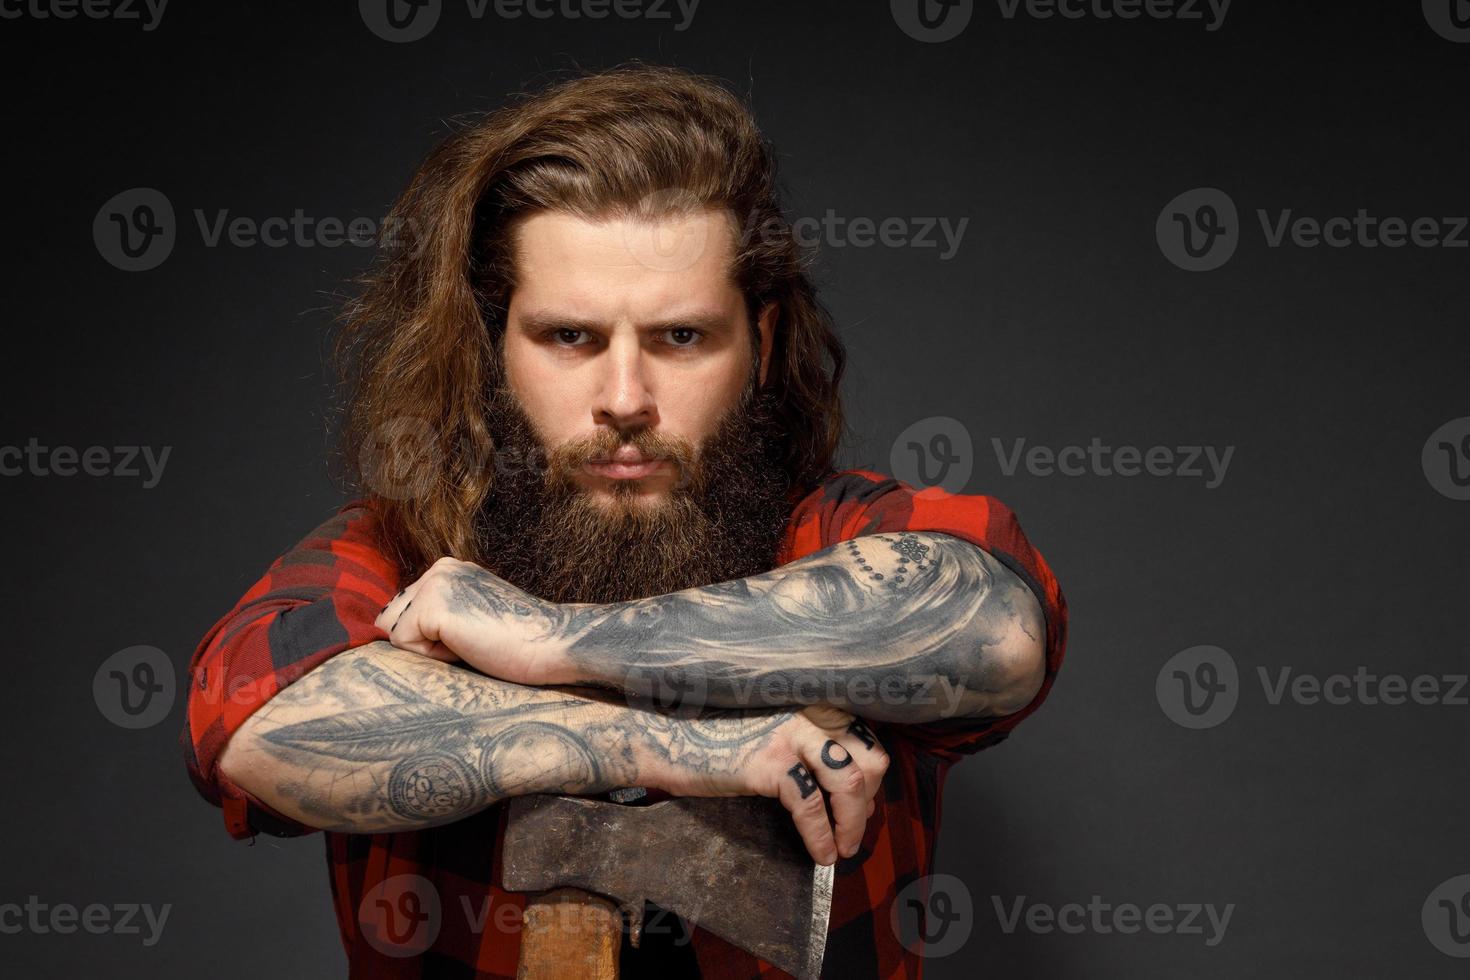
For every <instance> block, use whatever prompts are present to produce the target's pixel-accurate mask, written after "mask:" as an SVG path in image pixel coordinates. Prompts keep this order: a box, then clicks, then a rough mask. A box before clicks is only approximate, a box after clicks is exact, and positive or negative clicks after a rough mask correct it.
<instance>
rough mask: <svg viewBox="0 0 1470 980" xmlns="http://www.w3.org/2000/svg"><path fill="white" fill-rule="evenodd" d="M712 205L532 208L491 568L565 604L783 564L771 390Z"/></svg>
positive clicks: (491, 530)
mask: <svg viewBox="0 0 1470 980" xmlns="http://www.w3.org/2000/svg"><path fill="white" fill-rule="evenodd" d="M732 225H733V223H732V222H731V221H729V220H728V219H727V218H725V217H722V216H721V215H720V214H717V213H708V214H699V215H695V216H692V217H686V218H680V219H670V220H668V221H664V222H656V223H652V224H650V223H639V222H629V221H606V222H600V223H591V222H586V221H582V220H580V219H577V218H572V217H568V216H566V215H561V214H538V215H536V216H534V217H531V218H529V219H527V220H526V221H525V222H524V223H523V225H522V227H521V229H520V237H519V240H518V249H517V252H518V255H517V283H518V285H517V288H516V289H515V290H514V292H513V295H512V298H511V301H510V309H509V311H508V317H507V324H506V331H505V334H504V344H503V347H502V355H503V359H504V366H505V371H504V374H505V378H504V383H503V384H502V385H501V386H500V387H499V388H498V389H497V390H495V391H493V392H491V398H490V403H489V416H488V418H487V424H488V426H489V428H490V431H491V434H492V437H493V438H494V441H495V446H496V449H495V453H496V473H495V476H494V479H493V480H492V482H491V485H490V488H489V492H488V494H487V496H486V499H485V501H484V503H483V504H482V506H481V508H480V513H479V515H478V522H477V532H476V533H477V537H478V540H479V547H480V549H481V553H482V562H481V563H482V564H484V565H485V567H487V568H489V569H491V570H492V571H494V572H496V573H497V574H499V575H500V576H501V577H503V578H505V579H506V580H508V581H510V582H512V583H514V584H515V585H518V586H520V587H521V588H523V589H526V590H527V591H529V592H531V593H532V594H534V595H537V596H540V597H542V598H545V599H549V600H552V601H555V602H615V601H619V600H624V599H636V598H642V597H644V596H652V595H662V594H665V593H668V592H676V591H679V590H680V589H685V588H690V587H692V586H697V585H707V584H710V583H712V582H723V581H727V580H730V579H735V578H743V577H745V576H748V575H753V574H756V573H758V572H762V571H766V570H767V569H769V568H770V567H771V565H772V563H773V560H774V557H775V554H776V551H777V547H778V544H779V540H780V537H781V534H782V531H783V529H784V527H785V524H786V520H787V517H788V515H789V511H790V504H789V500H788V497H787V492H788V490H789V489H790V481H789V477H788V474H787V473H786V471H785V466H784V462H783V460H782V459H781V455H782V445H783V442H784V438H783V433H782V431H781V425H780V422H779V421H778V419H777V412H776V407H775V397H774V395H773V394H772V392H771V391H769V390H766V389H763V388H762V387H761V382H763V381H764V378H765V366H766V364H767V362H768V361H769V357H770V350H771V332H772V329H773V325H774V321H775V308H774V306H772V307H768V308H767V310H766V311H763V314H762V317H761V319H762V323H761V324H760V325H759V336H760V338H761V342H760V346H759V350H760V354H759V355H758V356H757V355H756V354H754V353H753V345H752V342H751V331H750V325H749V321H748V319H747V316H746V312H745V303H744V298H743V297H742V295H741V293H740V291H739V289H738V288H737V287H735V286H734V285H733V284H732V283H731V282H730V281H729V277H728V271H727V270H728V268H729V263H730V259H731V256H732V254H733V247H734V234H733V227H732Z"/></svg>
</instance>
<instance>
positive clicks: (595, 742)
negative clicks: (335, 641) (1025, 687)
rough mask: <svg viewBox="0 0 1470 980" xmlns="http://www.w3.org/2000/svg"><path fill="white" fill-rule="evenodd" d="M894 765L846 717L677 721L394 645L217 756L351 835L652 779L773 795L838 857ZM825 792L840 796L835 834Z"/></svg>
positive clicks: (347, 666) (741, 715) (293, 809)
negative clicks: (532, 796) (506, 802)
mask: <svg viewBox="0 0 1470 980" xmlns="http://www.w3.org/2000/svg"><path fill="white" fill-rule="evenodd" d="M854 761H855V762H857V763H858V764H857V765H851V763H853V762H854ZM886 765H887V760H886V756H885V755H884V753H883V750H882V748H881V746H878V745H877V744H876V741H875V740H874V739H873V738H872V733H871V732H870V731H868V730H867V729H866V728H865V727H864V726H863V725H862V724H861V723H860V722H856V723H855V722H854V719H853V718H852V717H851V716H850V715H847V714H844V713H841V712H837V711H830V710H829V711H827V712H826V713H822V712H820V711H806V712H791V711H788V710H761V711H748V712H747V711H719V712H711V713H708V714H706V715H702V716H699V717H686V718H676V717H671V716H669V715H666V714H662V713H659V712H654V711H644V710H640V709H637V708H632V707H628V706H626V705H623V704H619V703H616V702H613V701H609V700H606V699H604V698H603V697H602V696H601V695H600V694H599V692H576V691H571V690H564V689H552V688H529V687H522V686H520V685H518V684H512V683H508V682H505V681H502V680H497V679H495V678H492V677H485V676H483V675H481V674H479V673H476V672H474V671H471V670H467V669H465V668H464V667H459V666H455V665H452V664H447V663H443V662H440V661H438V660H431V659H428V658H425V657H421V656H419V655H417V654H414V653H407V652H405V651H403V650H399V649H396V648H394V647H393V646H391V645H389V644H388V643H384V642H378V643H370V644H367V645H365V646H361V647H358V648H356V649H355V650H350V651H347V652H346V653H342V654H339V655H337V656H336V657H333V658H332V659H331V660H328V661H327V662H326V663H324V664H322V665H321V666H320V667H317V668H316V669H314V670H312V671H310V672H308V673H307V674H306V675H305V676H303V677H302V678H301V679H299V680H297V681H296V682H295V683H293V684H291V685H290V686H288V687H287V688H285V689H284V690H282V691H281V692H280V693H279V694H277V695H276V696H275V697H273V698H272V699H271V700H270V701H268V702H266V703H265V704H264V705H262V706H261V707H260V708H259V709H257V710H256V711H255V712H254V713H253V714H252V715H251V716H250V718H249V719H247V720H246V722H245V723H244V725H242V726H241V727H240V729H239V730H238V731H236V732H235V734H234V735H233V736H232V737H231V739H230V741H229V743H228V744H227V745H226V747H225V750H224V753H223V755H222V756H221V758H220V769H221V771H222V772H224V774H225V775H226V776H227V777H228V778H229V779H230V780H231V781H233V782H234V783H235V784H236V785H237V786H239V787H240V788H242V789H244V790H245V791H246V792H248V793H250V794H252V795H253V796H255V797H256V798H257V799H259V800H261V801H262V802H264V803H265V804H267V805H268V806H270V807H272V808H274V809H276V810H277V811H279V812H280V813H282V814H284V815H286V816H288V817H291V818H292V819H294V820H298V821H300V822H301V823H304V824H306V825H308V826H312V827H319V828H322V829H326V830H336V831H342V832H346V833H384V832H391V831H399V830H413V829H418V828H423V827H433V826H437V825H439V824H444V823H450V822H452V821H455V820H459V819H461V818H463V817H466V816H469V815H471V814H473V813H476V812H478V811H480V810H483V809H484V808H485V807H487V806H490V805H491V804H492V803H495V802H497V801H499V800H502V799H505V798H507V797H512V796H520V795H524V794H528V793H583V794H587V793H600V792H604V791H606V790H610V789H614V788H616V787H619V786H633V785H639V786H649V787H656V788H659V789H663V790H666V791H668V792H670V793H673V794H675V795H682V796H772V797H776V798H778V799H780V800H781V802H782V803H783V804H785V805H786V806H787V808H788V809H790V810H791V811H792V815H793V819H794V820H795V822H796V824H797V827H798V829H799V830H800V831H801V833H802V836H803V838H804V839H805V840H806V842H807V847H808V849H809V850H811V852H812V856H813V857H814V858H816V859H817V860H818V861H822V862H823V863H828V864H830V863H831V862H832V861H833V860H835V859H836V848H837V847H841V848H842V853H843V854H850V853H852V852H854V851H856V848H857V845H858V842H859V841H860V840H861V837H862V828H863V824H864V822H865V820H866V816H867V812H866V811H867V808H868V802H869V800H870V799H871V798H872V796H873V794H874V793H875V792H876V791H877V788H878V781H879V779H880V778H881V776H882V773H883V769H884V768H885V767H886ZM818 788H821V789H825V790H827V791H828V793H829V794H830V795H831V797H832V801H833V815H834V817H835V818H836V828H835V832H836V839H835V842H834V837H833V833H834V828H833V823H832V822H831V821H829V820H828V817H827V811H826V808H825V807H824V806H823V803H822V794H820V793H818V792H816V790H817V789H818Z"/></svg>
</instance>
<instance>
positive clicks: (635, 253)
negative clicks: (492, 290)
mask: <svg viewBox="0 0 1470 980" xmlns="http://www.w3.org/2000/svg"><path fill="white" fill-rule="evenodd" d="M515 255H516V289H515V296H514V297H513V299H512V302H513V303H515V302H517V301H519V302H520V303H523V304H526V305H530V306H535V307H537V308H548V307H554V308H565V309H575V310H577V311H579V312H580V313H582V314H584V315H585V314H589V313H591V314H594V315H595V314H599V313H600V314H602V315H605V316H607V317H609V318H610V319H615V318H617V317H618V316H619V315H621V314H626V315H635V316H647V315H650V314H657V313H662V312H668V311H669V310H671V309H673V308H675V307H687V306H701V307H726V306H729V305H730V304H731V303H736V304H738V302H739V295H740V294H739V290H738V289H737V288H736V285H735V283H734V281H733V279H732V275H731V273H732V269H733V261H734V256H735V228H734V220H733V218H732V217H731V215H730V213H729V212H728V211H725V210H720V209H711V210H705V211H694V212H686V213H682V214H673V215H668V216H666V217H662V218H656V219H637V218H630V217H609V218H605V219H600V220H595V221H594V220H589V219H586V218H583V217H580V216H577V215H573V214H567V213H564V212H560V211H540V212H537V213H535V214H533V215H531V216H529V217H527V218H525V219H523V220H522V221H521V222H520V223H519V225H518V227H517V228H516V231H515Z"/></svg>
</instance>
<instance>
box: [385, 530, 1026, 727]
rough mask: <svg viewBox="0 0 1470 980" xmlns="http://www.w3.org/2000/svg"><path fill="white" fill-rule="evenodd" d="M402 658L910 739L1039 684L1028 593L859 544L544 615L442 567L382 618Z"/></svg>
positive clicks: (1016, 700)
mask: <svg viewBox="0 0 1470 980" xmlns="http://www.w3.org/2000/svg"><path fill="white" fill-rule="evenodd" d="M378 625H379V626H380V627H382V628H383V629H384V630H387V631H388V633H389V638H390V640H391V641H392V642H393V644H394V645H395V646H398V647H401V648H403V649H407V650H414V651H416V652H420V653H425V654H427V655H430V656H440V657H445V658H449V657H458V658H460V659H462V660H464V661H466V662H468V663H469V664H471V665H472V666H474V667H475V668H476V669H478V670H480V671H481V672H483V673H485V674H488V675H491V676H495V677H501V678H503V679H506V680H512V681H516V682H519V683H523V684H531V685H546V684H577V685H584V686H594V687H601V688H606V689H611V690H616V691H619V692H623V693H625V694H628V695H634V696H642V697H647V698H650V699H652V700H653V701H654V702H655V703H667V702H668V701H669V700H671V699H673V700H676V701H677V702H678V703H679V704H683V705H696V706H699V705H707V706H714V707H738V708H752V707H776V706H790V705H809V704H830V705H834V706H836V707H839V708H842V709H844V710H846V711H850V712H852V713H853V714H855V715H859V716H862V717H865V718H869V719H874V720H880V721H886V722H893V723H898V724H913V723H918V722H929V721H935V720H939V719H945V718H983V717H992V716H998V715H1005V714H1011V713H1014V712H1016V711H1019V710H1020V709H1021V708H1023V707H1025V706H1026V705H1027V704H1028V703H1030V701H1031V700H1032V698H1033V697H1035V695H1036V692H1037V691H1038V690H1039V688H1040V686H1041V682H1042V678H1043V676H1044V672H1045V663H1044V635H1045V626H1044V622H1043V619H1042V615H1041V609H1040V605H1039V604H1038V602H1037V600H1036V597H1035V595H1034V594H1033V593H1032V592H1031V590H1030V589H1029V588H1028V587H1027V586H1026V585H1025V584H1024V583H1023V582H1022V581H1021V580H1020V579H1019V578H1018V577H1017V576H1016V575H1015V574H1014V573H1013V572H1011V570H1010V569H1008V568H1006V567H1005V565H1003V564H1002V563H1001V562H999V561H997V560H996V559H995V558H994V557H992V556H991V555H989V554H988V553H986V552H985V551H984V550H983V549H981V548H978V547H976V546H975V545H972V544H970V543H969V542H967V541H963V540H960V539H959V538H955V537H953V536H950V535H946V534H938V533H922V532H901V533H897V534H874V535H867V536H864V537H859V538H855V539H853V540H851V541H847V542H843V543H841V544H838V545H834V546H832V547H830V548H827V549H824V550H822V551H820V552H817V553H816V554H813V555H811V556H809V557H807V558H804V559H801V560H799V561H796V562H792V563H791V564H788V565H783V566H781V567H780V568H777V569H775V570H773V571H771V572H767V573H765V574H762V575H755V576H752V577H750V578H745V579H737V580H735V581H731V582H721V583H717V584H714V585H708V586H704V587H701V588H693V589H685V590H684V591H682V592H675V593H672V594H669V595H664V596H655V597H652V598H647V599H638V600H633V601H630V602H617V603H609V604H604V605H591V604H563V605H558V604H555V603H548V602H543V601H541V600H540V599H537V598H535V597H534V596H530V595H528V594H527V593H525V592H523V591H521V590H519V589H517V588H515V587H514V586H512V585H510V584H509V583H507V582H505V581H504V580H502V579H500V578H498V577H497V576H495V575H492V574H491V573H489V572H487V571H485V570H484V569H482V568H480V567H478V566H476V565H472V564H469V563H467V562H459V561H455V560H453V559H442V560H441V561H440V563H438V564H437V565H435V566H434V568H432V569H431V570H430V571H429V572H428V573H426V574H425V575H424V576H423V577H422V578H420V579H419V580H418V581H417V582H415V583H414V584H413V585H411V586H409V587H408V589H406V590H405V591H404V592H403V593H401V594H400V595H399V596H397V597H396V598H395V599H394V600H393V601H392V602H391V603H389V605H388V606H387V608H386V609H384V611H383V614H382V615H381V616H380V617H379V619H378Z"/></svg>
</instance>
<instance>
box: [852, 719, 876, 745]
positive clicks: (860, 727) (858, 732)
mask: <svg viewBox="0 0 1470 980" xmlns="http://www.w3.org/2000/svg"><path fill="white" fill-rule="evenodd" d="M847 732H848V734H849V735H852V736H853V737H855V738H856V739H857V740H858V741H860V742H862V743H863V747H864V748H869V749H875V748H877V747H878V736H876V735H874V734H873V730H872V729H871V728H869V727H868V725H867V723H866V722H864V721H863V720H862V719H861V718H854V719H853V720H852V723H851V724H850V725H848V726H847Z"/></svg>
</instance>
